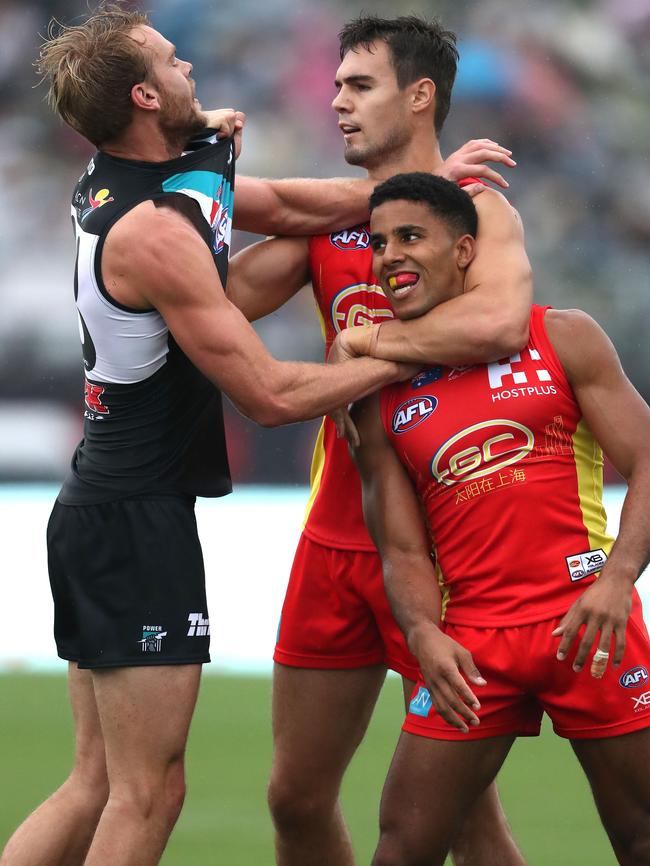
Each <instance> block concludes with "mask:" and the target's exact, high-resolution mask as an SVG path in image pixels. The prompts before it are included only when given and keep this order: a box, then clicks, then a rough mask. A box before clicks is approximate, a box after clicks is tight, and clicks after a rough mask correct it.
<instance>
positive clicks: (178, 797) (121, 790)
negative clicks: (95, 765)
mask: <svg viewBox="0 0 650 866" xmlns="http://www.w3.org/2000/svg"><path fill="white" fill-rule="evenodd" d="M185 792H186V785H185V769H184V765H183V760H182V759H181V758H179V759H178V760H174V761H172V762H170V763H169V764H168V765H167V766H166V767H165V768H163V769H160V768H158V769H157V770H153V769H152V770H151V771H150V772H147V771H146V770H145V771H142V770H141V771H140V772H139V773H138V774H137V776H133V777H129V778H122V779H120V781H119V783H115V782H113V783H112V784H111V788H110V794H109V800H108V803H109V806H110V808H112V809H117V810H119V811H124V812H128V813H129V814H130V815H131V816H132V817H134V818H136V819H137V820H141V821H149V820H154V819H155V820H156V821H162V822H163V823H164V824H166V825H168V826H169V828H170V830H171V828H172V827H173V826H174V824H175V823H176V820H177V818H178V816H179V815H180V812H181V809H182V808H183V803H184V801H185Z"/></svg>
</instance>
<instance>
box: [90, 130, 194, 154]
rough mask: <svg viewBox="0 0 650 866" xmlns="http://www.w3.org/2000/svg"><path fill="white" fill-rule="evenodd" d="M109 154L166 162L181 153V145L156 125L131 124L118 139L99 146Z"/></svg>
mask: <svg viewBox="0 0 650 866" xmlns="http://www.w3.org/2000/svg"><path fill="white" fill-rule="evenodd" d="M101 149H102V150H103V151H104V152H105V153H108V154H109V155H110V156H117V157H119V158H120V159H133V160H137V161H139V162H166V161H167V160H168V159H175V158H176V157H177V156H181V154H182V153H183V145H182V144H177V143H174V142H171V141H169V139H168V138H166V137H165V136H164V135H163V134H162V132H161V131H160V129H158V127H156V126H149V127H147V128H146V129H145V128H143V127H142V126H137V127H136V126H135V125H132V126H131V127H130V128H129V129H128V130H127V131H126V132H125V133H124V134H123V135H121V136H120V138H119V139H116V140H114V141H111V142H109V143H108V144H106V145H104V146H102V148H101Z"/></svg>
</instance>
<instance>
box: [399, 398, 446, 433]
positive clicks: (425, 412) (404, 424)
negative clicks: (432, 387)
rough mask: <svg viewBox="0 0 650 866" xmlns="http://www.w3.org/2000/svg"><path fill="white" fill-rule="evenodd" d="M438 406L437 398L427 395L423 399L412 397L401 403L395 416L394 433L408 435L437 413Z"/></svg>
mask: <svg viewBox="0 0 650 866" xmlns="http://www.w3.org/2000/svg"><path fill="white" fill-rule="evenodd" d="M437 405H438V400H437V398H436V397H429V396H427V395H425V394H423V395H422V396H421V397H411V399H410V400H405V401H404V402H403V403H400V405H399V406H398V407H397V409H396V410H395V414H394V415H393V423H392V428H393V433H407V432H408V431H409V430H412V429H413V428H414V427H417V426H418V424H421V423H422V422H423V421H426V420H427V418H428V417H429V415H432V414H433V413H434V412H435V411H436V406H437Z"/></svg>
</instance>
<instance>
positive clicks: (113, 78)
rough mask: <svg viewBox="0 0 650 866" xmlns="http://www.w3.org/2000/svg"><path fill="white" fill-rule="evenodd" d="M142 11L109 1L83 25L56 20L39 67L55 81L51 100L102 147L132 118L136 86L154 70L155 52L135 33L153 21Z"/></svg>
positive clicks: (52, 83)
mask: <svg viewBox="0 0 650 866" xmlns="http://www.w3.org/2000/svg"><path fill="white" fill-rule="evenodd" d="M148 24H149V19H148V18H147V16H146V15H144V14H143V13H141V12H132V11H127V10H125V9H123V8H122V7H121V6H119V5H117V4H107V5H104V6H102V7H100V8H99V9H98V10H97V11H96V12H94V13H93V14H92V15H91V16H90V17H89V18H88V19H87V20H86V21H85V22H84V23H83V24H78V25H76V26H73V27H65V26H63V25H59V24H58V22H55V21H52V22H50V27H49V29H48V37H49V38H48V39H46V40H45V41H44V42H43V44H42V46H41V52H40V56H39V59H38V61H37V62H36V64H35V66H36V68H37V70H38V72H39V73H40V74H41V75H42V76H43V79H45V80H47V81H48V82H49V91H48V101H49V103H50V105H51V106H52V108H54V110H55V111H56V112H57V113H58V114H59V115H60V116H61V117H62V118H63V120H65V122H66V123H68V124H69V125H70V126H71V127H72V128H73V129H76V130H77V132H79V133H81V135H83V136H84V137H85V138H87V139H88V140H89V141H91V142H92V143H93V144H94V145H95V146H96V147H100V146H101V145H102V144H104V143H105V142H108V141H111V140H113V139H114V138H116V137H117V136H118V135H119V134H120V133H121V132H123V131H124V129H126V127H127V126H128V125H129V123H130V122H131V118H132V116H133V103H132V101H131V88H132V87H133V85H134V84H138V83H139V82H140V81H144V80H146V79H147V78H149V77H150V76H151V74H152V56H151V55H150V54H149V52H147V51H144V50H143V48H142V46H141V45H139V44H138V42H137V41H136V40H135V39H132V38H131V37H130V36H129V33H130V32H131V31H132V30H133V28H134V27H138V26H139V25H148Z"/></svg>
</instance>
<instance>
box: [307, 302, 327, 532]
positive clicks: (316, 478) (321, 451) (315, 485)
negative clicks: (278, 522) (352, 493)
mask: <svg viewBox="0 0 650 866" xmlns="http://www.w3.org/2000/svg"><path fill="white" fill-rule="evenodd" d="M316 315H317V316H318V321H319V323H320V329H321V333H322V335H323V342H326V341H327V331H326V328H325V319H324V318H323V314H322V313H321V311H320V307H319V306H318V304H316ZM324 436H325V419H324V418H323V422H322V424H321V425H320V429H319V431H318V436H317V437H316V444H315V445H314V453H313V454H312V456H311V469H310V470H309V487H310V491H309V499H308V500H307V506H306V508H305V516H304V517H303V519H302V527H303V529H304V528H305V525H306V524H307V520H308V519H309V513H310V511H311V510H312V508H313V507H314V502H315V501H316V497H317V496H318V491H319V489H320V480H321V478H322V476H323V469H324V468H325V444H324V441H323V440H324Z"/></svg>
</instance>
